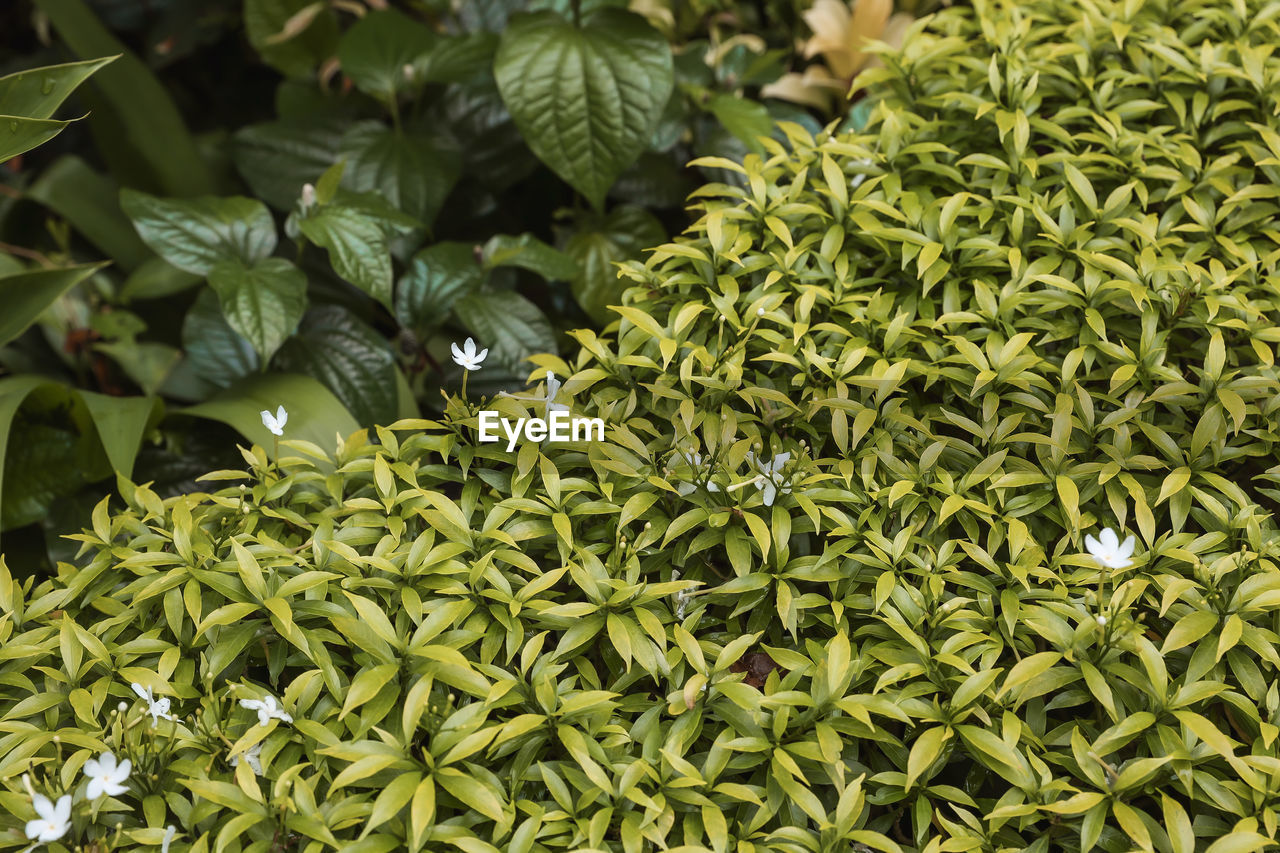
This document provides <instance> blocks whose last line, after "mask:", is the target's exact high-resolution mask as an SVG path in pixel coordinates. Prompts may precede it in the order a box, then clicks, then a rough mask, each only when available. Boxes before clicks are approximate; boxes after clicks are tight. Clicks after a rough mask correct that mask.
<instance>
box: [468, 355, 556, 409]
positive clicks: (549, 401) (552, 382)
mask: <svg viewBox="0 0 1280 853" xmlns="http://www.w3.org/2000/svg"><path fill="white" fill-rule="evenodd" d="M485 351H486V352H488V350H485ZM561 384H562V383H561V382H560V380H559V379H556V375H555V373H553V372H552V371H550V370H548V371H547V393H546V396H544V397H541V398H540V399H541V400H542V402H543V403H544V404H545V405H546V417H547V420H551V413H552V412H567V411H569V407H568V406H566V405H565V404H564V403H557V402H556V401H555V400H556V394H559V393H560V385H561Z"/></svg>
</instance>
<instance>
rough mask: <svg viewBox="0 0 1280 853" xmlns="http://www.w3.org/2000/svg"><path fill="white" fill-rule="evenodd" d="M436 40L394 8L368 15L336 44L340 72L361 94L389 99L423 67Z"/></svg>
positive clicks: (435, 36)
mask: <svg viewBox="0 0 1280 853" xmlns="http://www.w3.org/2000/svg"><path fill="white" fill-rule="evenodd" d="M438 38H439V36H437V35H436V34H435V33H433V32H432V31H431V30H430V29H429V28H428V27H427V26H426V25H425V24H422V23H420V22H418V21H415V20H413V19H412V18H410V17H408V16H406V15H405V14H404V13H402V12H397V11H396V10H395V9H383V10H379V11H374V12H370V13H369V14H367V15H365V16H364V17H363V18H361V19H360V20H359V21H358V22H357V23H356V24H355V26H353V27H352V28H351V29H349V30H347V32H346V34H345V35H343V37H342V41H341V42H340V43H339V44H338V61H339V62H341V63H342V71H343V73H345V74H346V75H347V76H348V77H350V78H351V81H352V82H353V83H355V84H356V87H357V88H359V89H360V90H361V91H362V92H367V93H369V94H370V95H373V96H375V97H379V98H384V99H385V98H391V97H394V96H395V93H396V92H397V91H398V90H400V89H402V88H405V87H406V86H408V85H409V84H410V83H411V82H412V80H411V79H409V78H408V77H406V75H405V70H404V69H405V66H406V65H407V66H409V68H410V69H411V70H413V72H414V75H411V76H416V74H417V73H418V72H419V71H422V70H424V69H425V68H426V66H427V62H428V57H429V56H430V54H431V49H432V47H434V45H435V43H436V40H437V39H438Z"/></svg>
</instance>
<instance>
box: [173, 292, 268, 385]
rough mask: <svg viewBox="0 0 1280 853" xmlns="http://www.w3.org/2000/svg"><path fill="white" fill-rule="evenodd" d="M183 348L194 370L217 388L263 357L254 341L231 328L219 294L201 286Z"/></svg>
mask: <svg viewBox="0 0 1280 853" xmlns="http://www.w3.org/2000/svg"><path fill="white" fill-rule="evenodd" d="M182 348H183V350H184V351H185V352H186V354H187V363H188V365H189V367H190V370H191V372H192V373H193V374H195V375H196V376H198V377H200V378H201V379H203V380H205V381H206V382H208V383H209V384H210V385H212V386H213V387H215V388H225V387H226V386H228V385H230V384H231V383H232V382H234V381H235V380H237V379H239V378H240V377H242V376H247V375H249V374H250V373H253V372H254V371H256V370H257V369H258V365H259V364H260V361H259V359H258V353H257V352H256V351H255V350H254V348H253V344H251V343H249V341H248V340H246V339H245V337H244V336H243V335H241V334H239V333H238V332H237V331H236V330H235V329H233V328H231V326H230V324H228V323H227V321H226V318H224V317H223V316H222V309H221V308H220V307H219V305H218V297H217V295H216V294H214V292H213V291H212V290H208V289H206V290H201V291H200V295H199V296H198V297H196V301H195V304H193V305H192V306H191V308H190V309H188V310H187V316H186V319H185V320H183V323H182Z"/></svg>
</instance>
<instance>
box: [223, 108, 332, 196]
mask: <svg viewBox="0 0 1280 853" xmlns="http://www.w3.org/2000/svg"><path fill="white" fill-rule="evenodd" d="M345 128H346V122H344V121H342V120H323V121H315V120H310V121H296V120H295V121H277V122H270V123H268V124H255V125H250V126H249V127H246V128H244V129H243V130H240V131H238V132H237V133H236V135H235V136H234V137H233V138H232V144H231V156H232V158H233V159H234V161H235V164H236V169H238V170H239V172H240V174H241V175H242V176H243V177H244V179H245V182H246V183H248V185H249V188H250V189H252V190H253V193H254V195H255V196H257V197H258V198H260V199H262V200H263V201H265V202H266V203H267V204H269V205H271V206H272V207H274V208H275V209H277V210H291V209H292V208H293V206H294V204H295V203H297V201H298V198H299V197H300V196H301V195H302V187H303V185H304V184H314V183H315V182H316V180H318V179H319V177H320V175H321V174H322V173H323V172H324V170H325V169H327V168H329V167H330V166H332V165H333V164H334V163H336V162H337V161H338V158H339V153H338V152H339V149H340V148H341V145H342V134H343V132H344V131H345Z"/></svg>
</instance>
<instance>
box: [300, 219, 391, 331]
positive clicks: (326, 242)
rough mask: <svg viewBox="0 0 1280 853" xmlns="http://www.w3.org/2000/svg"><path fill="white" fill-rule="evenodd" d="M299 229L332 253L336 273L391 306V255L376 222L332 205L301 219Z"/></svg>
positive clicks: (330, 261)
mask: <svg viewBox="0 0 1280 853" xmlns="http://www.w3.org/2000/svg"><path fill="white" fill-rule="evenodd" d="M298 228H299V229H301V231H302V233H303V234H304V235H306V238H307V239H308V240H310V241H311V242H312V243H315V244H316V245H317V246H320V247H321V248H323V249H325V250H326V251H327V252H328V253H329V263H331V264H333V271H334V272H336V273H337V274H338V275H340V276H342V278H344V279H346V280H347V281H349V282H351V283H352V284H354V285H355V286H356V287H358V288H360V289H361V290H363V291H364V292H365V293H367V294H369V295H370V296H372V297H373V298H374V299H376V300H378V301H379V302H381V303H382V304H383V305H386V306H387V307H390V306H391V281H392V279H391V253H390V250H389V249H388V248H387V235H386V232H384V231H383V229H382V226H381V225H379V224H378V221H377V220H376V219H374V218H373V217H371V216H370V215H368V214H367V213H365V212H363V211H360V210H356V209H355V208H354V207H348V206H346V205H339V204H330V205H325V206H324V207H322V208H320V209H319V210H317V211H316V212H315V213H313V214H312V215H311V216H308V217H305V218H303V219H299V220H298Z"/></svg>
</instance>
